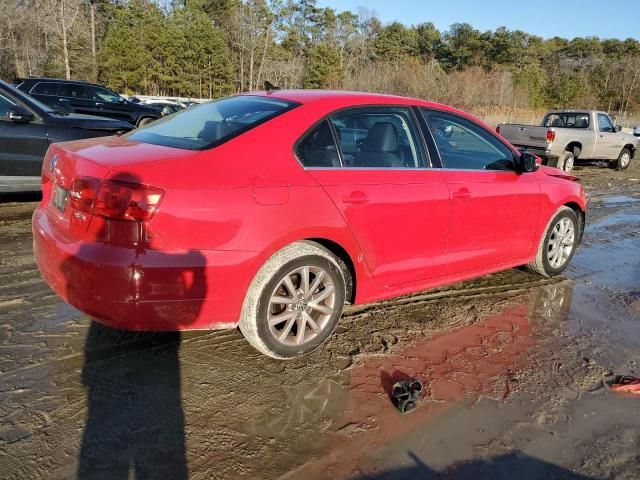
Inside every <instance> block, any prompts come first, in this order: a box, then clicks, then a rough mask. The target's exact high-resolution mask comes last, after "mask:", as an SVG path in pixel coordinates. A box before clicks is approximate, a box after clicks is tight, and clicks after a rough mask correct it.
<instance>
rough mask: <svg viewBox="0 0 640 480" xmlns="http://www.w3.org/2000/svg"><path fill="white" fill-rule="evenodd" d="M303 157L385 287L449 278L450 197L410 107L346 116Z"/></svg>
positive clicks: (302, 148) (310, 140)
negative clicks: (446, 256)
mask: <svg viewBox="0 0 640 480" xmlns="http://www.w3.org/2000/svg"><path fill="white" fill-rule="evenodd" d="M296 153H297V156H298V158H299V159H300V161H301V163H302V164H303V165H304V166H305V168H306V169H307V170H308V172H309V173H310V174H311V175H312V176H313V177H314V178H315V179H316V180H317V181H318V182H319V183H320V184H321V185H322V186H323V187H324V189H325V191H326V192H327V194H328V195H329V196H330V197H331V199H332V200H333V202H334V204H335V205H336V207H337V209H338V210H339V211H340V213H341V214H342V216H343V218H344V219H345V221H346V223H347V225H348V226H349V228H350V229H351V231H352V233H353V235H354V237H355V239H356V241H357V243H358V245H359V247H360V249H361V251H362V253H363V256H364V259H365V262H366V264H367V266H368V267H369V269H370V271H371V273H372V275H373V277H374V278H375V280H376V281H377V282H378V283H380V284H382V285H386V286H390V285H400V284H406V283H412V282H418V281H421V280H424V279H427V278H432V277H437V276H440V275H442V273H443V268H444V265H443V260H444V253H445V244H446V239H447V229H448V223H449V193H448V190H447V186H446V184H445V182H444V180H443V178H442V174H441V172H440V171H439V170H438V169H433V168H430V163H429V161H428V157H427V155H426V152H425V150H424V144H423V139H422V137H421V133H420V131H419V129H418V127H417V126H416V123H415V118H414V114H413V112H412V110H411V109H410V108H408V107H392V106H388V107H386V106H384V107H366V108H355V109H348V110H344V111H341V112H339V113H336V114H335V115H332V116H330V117H329V118H328V119H327V120H324V121H323V122H322V123H320V124H319V125H318V126H317V127H316V128H315V129H314V130H312V131H311V132H310V133H309V134H308V135H307V136H306V137H304V139H303V140H302V141H301V142H299V143H298V145H297V148H296Z"/></svg>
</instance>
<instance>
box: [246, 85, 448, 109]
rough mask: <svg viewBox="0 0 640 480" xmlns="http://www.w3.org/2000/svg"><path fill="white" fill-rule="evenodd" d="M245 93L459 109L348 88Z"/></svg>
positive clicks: (301, 100)
mask: <svg viewBox="0 0 640 480" xmlns="http://www.w3.org/2000/svg"><path fill="white" fill-rule="evenodd" d="M243 95H257V96H265V97H273V98H279V99H282V100H289V101H293V102H297V103H301V104H309V103H316V102H322V101H326V100H331V101H332V103H343V104H344V105H345V106H348V105H358V104H361V105H367V104H398V105H421V106H425V107H435V108H438V109H441V110H451V111H457V110H456V109H455V108H452V107H450V106H448V105H444V104H440V103H436V102H429V101H426V100H420V99H418V98H409V97H401V96H399V95H387V94H382V93H371V92H352V91H348V90H266V91H265V90H259V91H254V92H245V93H243Z"/></svg>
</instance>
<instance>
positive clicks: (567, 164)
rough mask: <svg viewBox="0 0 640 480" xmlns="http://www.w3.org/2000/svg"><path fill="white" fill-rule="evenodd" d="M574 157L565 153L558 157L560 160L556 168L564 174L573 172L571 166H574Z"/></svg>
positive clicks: (571, 153) (570, 153)
mask: <svg viewBox="0 0 640 480" xmlns="http://www.w3.org/2000/svg"><path fill="white" fill-rule="evenodd" d="M575 159H576V157H575V156H574V154H573V152H569V151H565V152H562V155H560V159H559V160H558V168H559V169H560V170H563V171H565V172H570V171H571V170H573V165H574V164H575Z"/></svg>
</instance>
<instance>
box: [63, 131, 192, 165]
mask: <svg viewBox="0 0 640 480" xmlns="http://www.w3.org/2000/svg"><path fill="white" fill-rule="evenodd" d="M58 145H59V146H60V147H61V148H62V149H64V150H65V151H66V152H67V153H68V154H71V155H72V156H73V157H75V158H78V159H84V160H86V161H89V162H91V163H94V164H97V165H102V166H105V167H122V166H126V165H134V164H140V163H146V162H158V161H162V160H174V159H181V158H188V157H193V156H195V155H197V154H198V153H200V152H197V151H193V150H182V149H179V148H173V147H165V146H161V145H152V144H149V143H141V142H134V141H131V140H129V139H127V138H125V137H121V136H112V137H98V138H90V139H87V140H76V141H73V142H65V143H62V144H58Z"/></svg>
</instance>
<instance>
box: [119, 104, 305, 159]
mask: <svg viewBox="0 0 640 480" xmlns="http://www.w3.org/2000/svg"><path fill="white" fill-rule="evenodd" d="M297 105H298V104H297V103H294V102H290V101H287V100H280V99H275V98H266V97H257V96H244V95H241V96H236V97H227V98H223V99H221V100H216V101H213V102H208V103H204V104H202V105H198V106H195V107H192V108H190V109H187V110H183V111H181V112H178V113H176V114H175V115H172V116H170V117H165V118H163V119H161V120H158V121H156V122H154V123H152V124H151V125H149V126H148V127H145V128H142V129H138V130H134V131H133V132H131V133H129V134H127V135H126V137H127V138H129V139H130V140H134V141H137V142H143V143H152V144H155V145H163V146H166V147H175V148H184V149H187V150H204V149H207V148H212V147H215V146H217V145H220V144H221V143H223V142H225V141H227V140H229V139H231V138H233V137H235V136H237V135H239V134H241V133H244V132H246V131H247V130H249V129H251V128H253V127H255V126H257V125H259V124H261V123H264V122H266V121H268V120H271V119H272V118H274V117H276V116H278V115H280V114H282V113H284V112H286V111H288V110H290V109H292V108H294V107H296V106H297Z"/></svg>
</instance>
